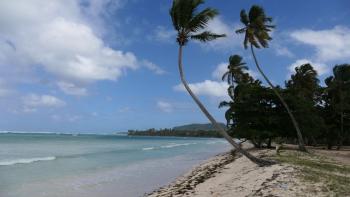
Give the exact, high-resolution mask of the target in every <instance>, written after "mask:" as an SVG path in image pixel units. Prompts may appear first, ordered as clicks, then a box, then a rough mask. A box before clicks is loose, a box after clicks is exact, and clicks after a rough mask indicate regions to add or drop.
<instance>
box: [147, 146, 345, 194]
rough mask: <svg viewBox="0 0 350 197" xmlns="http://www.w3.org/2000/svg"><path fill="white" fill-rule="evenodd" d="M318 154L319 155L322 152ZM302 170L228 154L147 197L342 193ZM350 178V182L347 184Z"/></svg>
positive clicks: (261, 153) (269, 154) (257, 152)
mask: <svg viewBox="0 0 350 197" xmlns="http://www.w3.org/2000/svg"><path fill="white" fill-rule="evenodd" d="M251 152H252V153H253V154H254V155H257V156H259V157H273V156H274V155H275V151H274V150H251ZM286 152H287V151H286ZM294 152H295V151H294ZM294 152H293V154H294ZM286 154H287V153H286ZM288 154H289V153H288ZM317 154H318V156H319V155H320V153H319V152H317ZM321 154H322V153H321ZM300 157H303V156H300ZM323 158H324V157H323ZM313 159H314V158H313ZM327 161H330V160H327ZM317 162H318V161H317ZM332 162H333V160H332ZM303 169H304V168H303V167H301V166H298V165H293V164H289V163H286V162H279V164H276V165H273V166H268V167H258V166H257V165H255V164H253V163H252V162H250V161H249V160H248V159H247V158H245V157H242V156H241V155H239V154H236V153H234V155H232V153H230V152H228V153H225V154H221V155H217V156H216V157H214V158H211V159H210V160H208V161H207V162H205V163H203V164H201V165H199V166H197V167H195V168H194V169H192V170H191V171H190V172H188V173H186V174H185V175H183V176H181V177H179V178H177V179H176V180H175V181H174V182H172V183H171V184H169V185H168V186H165V187H162V188H159V189H158V190H156V191H154V192H152V193H151V194H148V196H149V197H160V196H162V197H164V196H191V197H192V196H196V197H232V196H338V194H339V193H335V192H334V191H331V190H330V189H329V188H330V186H329V185H328V183H327V180H319V181H307V179H304V178H302V176H303V175H306V174H305V173H304V172H303ZM346 169H349V168H348V167H347V168H346ZM312 170H313V169H311V171H312ZM317 170H320V169H317ZM347 172H348V171H347ZM303 173H304V174H303ZM336 176H341V178H345V181H346V182H345V185H344V186H345V187H347V186H346V185H348V186H350V182H349V180H350V176H349V174H342V175H339V173H338V174H337V175H336ZM347 178H349V179H348V180H346V179H347ZM342 184H343V183H342ZM346 192H348V191H345V194H346V195H339V196H347V194H348V193H346ZM341 194H344V193H341ZM349 195H350V193H349Z"/></svg>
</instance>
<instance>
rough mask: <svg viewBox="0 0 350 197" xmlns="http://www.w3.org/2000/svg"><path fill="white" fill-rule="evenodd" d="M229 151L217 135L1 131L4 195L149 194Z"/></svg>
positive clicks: (105, 196)
mask: <svg viewBox="0 0 350 197" xmlns="http://www.w3.org/2000/svg"><path fill="white" fill-rule="evenodd" d="M228 150H230V146H229V145H228V143H226V142H225V141H224V140H223V139H217V138H183V137H130V136H118V135H94V134H84V135H83V134H79V135H77V134H55V133H52V134H50V133H0V196H1V197H44V196H45V197H46V196H47V197H56V196H57V197H61V196H65V197H90V196H91V197H92V196H94V197H95V196H99V197H112V196H113V197H119V196H120V197H129V196H130V197H134V196H143V195H144V194H145V193H146V192H151V191H152V190H154V189H156V188H158V187H160V186H164V185H166V184H168V183H169V182H171V181H173V180H174V179H175V178H176V177H177V176H179V175H181V174H183V173H185V172H187V171H188V170H190V169H191V168H192V167H193V166H195V165H197V164H199V163H201V162H203V161H204V160H206V159H208V158H210V157H212V156H214V155H216V154H218V153H222V152H225V151H228Z"/></svg>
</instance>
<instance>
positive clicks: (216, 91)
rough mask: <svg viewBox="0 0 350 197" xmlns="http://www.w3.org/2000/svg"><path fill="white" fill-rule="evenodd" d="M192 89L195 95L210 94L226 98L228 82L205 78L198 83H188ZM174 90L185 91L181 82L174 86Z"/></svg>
mask: <svg viewBox="0 0 350 197" xmlns="http://www.w3.org/2000/svg"><path fill="white" fill-rule="evenodd" d="M189 86H190V88H191V89H192V91H193V92H194V93H195V94H197V95H203V96H210V97H214V98H215V97H216V98H227V88H228V84H227V83H226V82H218V81H212V80H205V81H203V82H198V83H190V84H189ZM174 90H176V91H183V92H184V91H186V90H185V88H184V87H183V85H182V84H179V85H176V86H175V87H174Z"/></svg>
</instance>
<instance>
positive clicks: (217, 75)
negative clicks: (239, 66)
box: [212, 62, 228, 81]
mask: <svg viewBox="0 0 350 197" xmlns="http://www.w3.org/2000/svg"><path fill="white" fill-rule="evenodd" d="M227 65H228V63H224V62H223V63H220V64H218V65H217V66H216V68H215V70H214V71H213V73H212V77H213V78H214V79H216V80H219V81H221V79H222V75H224V73H225V72H226V71H227Z"/></svg>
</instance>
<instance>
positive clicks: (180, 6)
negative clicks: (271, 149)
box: [170, 0, 273, 166]
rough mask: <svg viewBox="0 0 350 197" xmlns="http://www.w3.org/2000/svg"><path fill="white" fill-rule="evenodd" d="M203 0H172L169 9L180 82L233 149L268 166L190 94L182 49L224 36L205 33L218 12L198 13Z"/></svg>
mask: <svg viewBox="0 0 350 197" xmlns="http://www.w3.org/2000/svg"><path fill="white" fill-rule="evenodd" d="M203 3H204V1H203V0H173V4H172V7H171V9H170V16H171V19H172V22H173V26H174V28H175V30H176V31H177V43H178V44H179V56H178V67H179V72H180V78H181V82H182V84H183V85H184V87H185V89H186V90H187V92H188V93H189V94H190V96H191V97H192V99H193V100H194V101H195V103H196V104H197V105H198V107H199V108H200V109H201V111H202V112H203V113H204V115H205V116H206V117H207V118H208V119H209V121H210V122H211V123H212V124H213V125H214V127H215V128H216V129H217V130H218V132H220V134H221V135H222V136H223V137H224V138H225V139H226V140H227V141H228V142H229V143H230V144H232V146H234V147H235V149H236V150H237V151H239V152H241V153H242V154H243V155H245V156H246V157H248V158H249V159H250V160H251V161H253V162H255V163H256V164H258V165H260V166H263V165H269V164H272V163H273V162H271V161H266V160H262V159H259V158H256V157H254V156H253V155H251V154H250V153H248V152H247V151H245V150H243V149H242V148H241V147H240V146H239V145H238V144H237V143H236V142H235V141H234V140H233V139H232V138H231V137H230V136H229V135H228V134H227V132H226V131H225V129H224V128H223V127H221V126H220V125H219V124H218V123H217V122H216V120H215V119H214V117H213V116H212V115H211V114H210V113H209V112H208V110H207V109H206V108H205V107H204V105H203V104H202V103H201V101H200V100H199V99H198V98H197V96H196V95H195V94H194V93H193V92H192V90H191V88H190V87H189V86H188V84H187V82H186V79H185V76H184V72H183V66H182V50H183V47H184V46H185V45H186V44H187V43H188V41H189V40H198V41H201V42H208V41H211V40H215V39H217V38H220V37H224V36H225V35H224V34H216V33H213V32H210V31H205V28H206V27H207V24H208V22H209V21H210V20H211V19H213V18H214V17H215V16H216V15H218V11H216V10H215V9H212V8H205V9H204V10H202V11H198V6H199V5H201V4H203Z"/></svg>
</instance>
